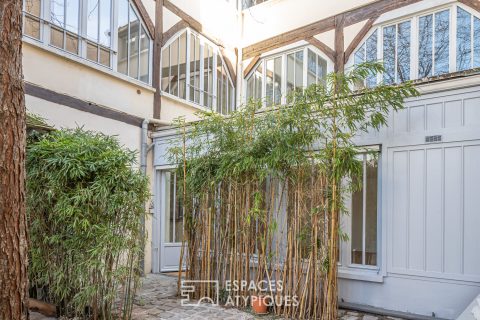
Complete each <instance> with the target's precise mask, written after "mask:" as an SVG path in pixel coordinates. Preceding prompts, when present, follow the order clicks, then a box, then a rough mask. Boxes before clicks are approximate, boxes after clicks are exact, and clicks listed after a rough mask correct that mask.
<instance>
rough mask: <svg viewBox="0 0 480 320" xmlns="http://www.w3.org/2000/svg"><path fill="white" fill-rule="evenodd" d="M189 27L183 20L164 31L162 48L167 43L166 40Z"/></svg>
mask: <svg viewBox="0 0 480 320" xmlns="http://www.w3.org/2000/svg"><path fill="white" fill-rule="evenodd" d="M188 26H189V24H188V23H187V22H185V21H184V20H180V21H179V22H177V23H175V24H174V25H173V26H172V27H171V28H170V29H168V30H167V31H165V32H164V33H163V39H162V47H163V46H164V45H165V43H167V41H168V40H170V38H171V37H173V36H174V35H175V34H176V33H177V32H178V31H180V30H182V29H185V28H187V27H188Z"/></svg>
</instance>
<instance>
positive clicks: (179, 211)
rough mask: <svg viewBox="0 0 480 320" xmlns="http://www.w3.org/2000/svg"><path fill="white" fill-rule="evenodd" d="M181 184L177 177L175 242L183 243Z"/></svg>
mask: <svg viewBox="0 0 480 320" xmlns="http://www.w3.org/2000/svg"><path fill="white" fill-rule="evenodd" d="M179 183H180V181H177V179H176V175H175V237H174V239H173V242H182V239H183V205H182V195H181V194H180V192H181V191H180V188H179Z"/></svg>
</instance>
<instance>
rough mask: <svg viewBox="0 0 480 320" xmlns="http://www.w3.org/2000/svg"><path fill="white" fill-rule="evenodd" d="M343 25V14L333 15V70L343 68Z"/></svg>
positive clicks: (341, 69)
mask: <svg viewBox="0 0 480 320" xmlns="http://www.w3.org/2000/svg"><path fill="white" fill-rule="evenodd" d="M344 27H345V15H344V14H340V15H338V16H336V17H335V60H334V62H335V72H343V70H344V69H345V53H344V42H345V39H344Z"/></svg>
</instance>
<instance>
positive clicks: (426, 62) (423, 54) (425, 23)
mask: <svg viewBox="0 0 480 320" xmlns="http://www.w3.org/2000/svg"><path fill="white" fill-rule="evenodd" d="M418 39H419V42H418V77H419V78H425V77H430V76H431V75H432V69H433V57H432V55H433V15H432V14H430V15H428V16H424V17H420V19H419V20H418ZM420 39H421V41H420Z"/></svg>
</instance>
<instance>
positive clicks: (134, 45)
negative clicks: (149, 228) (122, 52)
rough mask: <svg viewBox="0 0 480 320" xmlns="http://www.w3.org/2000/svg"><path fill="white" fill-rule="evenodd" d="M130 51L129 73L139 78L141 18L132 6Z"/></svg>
mask: <svg viewBox="0 0 480 320" xmlns="http://www.w3.org/2000/svg"><path fill="white" fill-rule="evenodd" d="M129 18H130V39H129V44H130V52H129V63H128V75H129V76H130V77H132V78H135V79H138V46H139V44H140V42H139V39H140V20H138V17H137V14H136V13H135V11H134V10H133V8H132V6H130V15H129Z"/></svg>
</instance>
